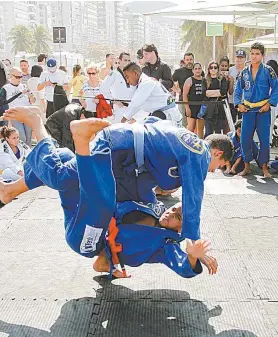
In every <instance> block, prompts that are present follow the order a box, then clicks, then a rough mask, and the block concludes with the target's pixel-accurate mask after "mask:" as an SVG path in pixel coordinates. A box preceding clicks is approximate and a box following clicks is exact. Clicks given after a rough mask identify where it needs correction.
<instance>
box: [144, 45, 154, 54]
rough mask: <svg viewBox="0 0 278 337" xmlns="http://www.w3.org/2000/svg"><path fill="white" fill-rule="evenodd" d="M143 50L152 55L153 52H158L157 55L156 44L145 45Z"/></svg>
mask: <svg viewBox="0 0 278 337" xmlns="http://www.w3.org/2000/svg"><path fill="white" fill-rule="evenodd" d="M142 50H144V51H146V52H148V53H150V52H152V51H154V52H156V53H157V48H156V46H155V45H154V44H145V45H144V46H143V48H142Z"/></svg>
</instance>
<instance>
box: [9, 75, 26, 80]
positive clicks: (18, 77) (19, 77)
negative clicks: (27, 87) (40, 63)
mask: <svg viewBox="0 0 278 337" xmlns="http://www.w3.org/2000/svg"><path fill="white" fill-rule="evenodd" d="M11 75H13V77H14V78H16V79H17V80H20V79H21V78H22V77H23V76H16V75H14V74H11Z"/></svg>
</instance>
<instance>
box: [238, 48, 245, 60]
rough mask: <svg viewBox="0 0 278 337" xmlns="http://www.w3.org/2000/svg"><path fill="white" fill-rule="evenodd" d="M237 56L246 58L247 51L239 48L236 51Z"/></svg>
mask: <svg viewBox="0 0 278 337" xmlns="http://www.w3.org/2000/svg"><path fill="white" fill-rule="evenodd" d="M236 56H237V57H244V58H246V51H244V50H242V49H239V50H237V51H236Z"/></svg>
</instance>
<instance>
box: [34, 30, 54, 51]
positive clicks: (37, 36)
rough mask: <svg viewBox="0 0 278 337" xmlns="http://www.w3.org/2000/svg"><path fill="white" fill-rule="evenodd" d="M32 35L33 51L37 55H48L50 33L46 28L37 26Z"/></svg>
mask: <svg viewBox="0 0 278 337" xmlns="http://www.w3.org/2000/svg"><path fill="white" fill-rule="evenodd" d="M32 35H33V36H32V51H33V52H34V53H36V54H39V53H42V52H43V53H48V52H49V51H50V47H49V44H48V43H49V42H50V41H51V38H50V34H49V31H48V30H47V29H46V28H45V27H44V26H35V27H34V28H33V32H32Z"/></svg>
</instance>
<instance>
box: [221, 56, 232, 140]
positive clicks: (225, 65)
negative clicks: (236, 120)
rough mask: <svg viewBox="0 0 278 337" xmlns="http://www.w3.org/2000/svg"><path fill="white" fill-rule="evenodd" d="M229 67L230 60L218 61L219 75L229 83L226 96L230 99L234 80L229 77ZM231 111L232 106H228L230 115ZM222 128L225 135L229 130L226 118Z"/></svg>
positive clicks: (225, 58) (222, 59)
mask: <svg viewBox="0 0 278 337" xmlns="http://www.w3.org/2000/svg"><path fill="white" fill-rule="evenodd" d="M229 65H230V60H229V59H228V57H227V56H224V57H222V58H221V59H220V61H219V67H220V74H221V75H222V76H223V77H225V78H226V79H227V81H228V82H229V91H228V96H229V98H230V96H233V93H234V78H233V77H232V76H231V75H229ZM229 105H230V104H229ZM233 109H234V106H233V105H230V110H231V113H232V111H233ZM232 117H233V116H232ZM223 127H224V134H227V133H228V132H229V130H230V129H229V124H228V121H227V118H225V121H224V125H223Z"/></svg>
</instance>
